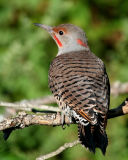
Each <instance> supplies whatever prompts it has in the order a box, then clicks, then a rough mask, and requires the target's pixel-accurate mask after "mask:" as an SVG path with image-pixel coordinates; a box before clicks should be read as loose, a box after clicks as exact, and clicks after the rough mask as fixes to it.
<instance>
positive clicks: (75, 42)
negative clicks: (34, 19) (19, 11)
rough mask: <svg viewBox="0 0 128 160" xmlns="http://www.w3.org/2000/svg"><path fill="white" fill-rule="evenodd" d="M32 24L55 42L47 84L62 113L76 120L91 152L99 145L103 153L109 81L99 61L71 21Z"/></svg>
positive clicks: (83, 142) (82, 138)
mask: <svg viewBox="0 0 128 160" xmlns="http://www.w3.org/2000/svg"><path fill="white" fill-rule="evenodd" d="M35 25H36V26H39V27H41V28H43V29H45V30H46V31H47V32H48V33H49V34H50V35H51V37H52V38H53V39H54V40H55V42H56V44H57V46H58V53H57V56H56V57H55V58H54V59H53V61H52V63H51V65H50V69H49V86H50V89H51V91H52V93H53V95H54V97H55V99H56V101H57V103H58V105H59V107H60V108H61V110H62V113H63V114H62V115H67V116H68V117H70V118H72V119H74V120H75V121H76V123H77V124H78V138H79V140H80V142H81V144H82V145H83V146H85V147H86V148H88V149H89V150H90V151H91V152H94V153H95V150H96V148H100V149H101V151H102V153H103V154H105V152H106V148H107V145H108V138H107V134H106V131H105V129H106V125H107V113H108V110H109V103H110V84H109V78H108V75H107V73H106V69H105V65H104V63H103V61H102V60H101V59H100V58H98V57H97V56H96V55H94V54H93V53H92V52H91V51H90V48H89V46H88V43H87V38H86V35H85V33H84V31H83V30H82V29H81V28H79V27H77V26H75V25H73V24H61V25H59V26H57V27H51V26H47V25H44V24H39V23H35ZM63 117H64V116H62V121H64V118H63ZM62 123H63V122H62Z"/></svg>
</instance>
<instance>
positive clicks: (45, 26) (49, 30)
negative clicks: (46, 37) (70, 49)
mask: <svg viewBox="0 0 128 160" xmlns="http://www.w3.org/2000/svg"><path fill="white" fill-rule="evenodd" d="M34 25H35V26H38V27H41V28H43V29H45V30H46V31H47V32H49V33H50V34H51V33H52V32H53V30H52V29H53V27H51V26H47V25H44V24H39V23H34Z"/></svg>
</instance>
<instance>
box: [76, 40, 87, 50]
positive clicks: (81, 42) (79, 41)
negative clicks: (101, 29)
mask: <svg viewBox="0 0 128 160" xmlns="http://www.w3.org/2000/svg"><path fill="white" fill-rule="evenodd" d="M77 43H78V44H80V45H81V46H84V47H86V48H88V46H87V44H86V43H84V42H83V41H82V40H81V39H77Z"/></svg>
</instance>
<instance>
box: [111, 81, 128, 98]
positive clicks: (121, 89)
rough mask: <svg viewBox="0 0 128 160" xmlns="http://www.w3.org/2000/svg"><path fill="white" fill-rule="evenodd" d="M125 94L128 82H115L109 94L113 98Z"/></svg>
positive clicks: (127, 90) (127, 91)
mask: <svg viewBox="0 0 128 160" xmlns="http://www.w3.org/2000/svg"><path fill="white" fill-rule="evenodd" d="M126 93H128V82H125V83H121V82H120V81H116V82H114V83H113V84H112V85H111V94H112V95H113V96H118V95H119V94H126Z"/></svg>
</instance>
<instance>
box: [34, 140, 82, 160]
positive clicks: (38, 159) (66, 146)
mask: <svg viewBox="0 0 128 160" xmlns="http://www.w3.org/2000/svg"><path fill="white" fill-rule="evenodd" d="M77 144H80V141H79V140H76V141H74V142H70V143H65V144H64V145H63V146H61V147H59V148H58V149H57V150H56V151H54V152H51V153H49V154H46V155H43V156H40V157H38V158H36V160H45V159H48V158H51V157H53V156H56V155H58V154H59V153H61V152H63V151H64V150H66V149H67V148H71V147H73V146H75V145H77Z"/></svg>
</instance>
